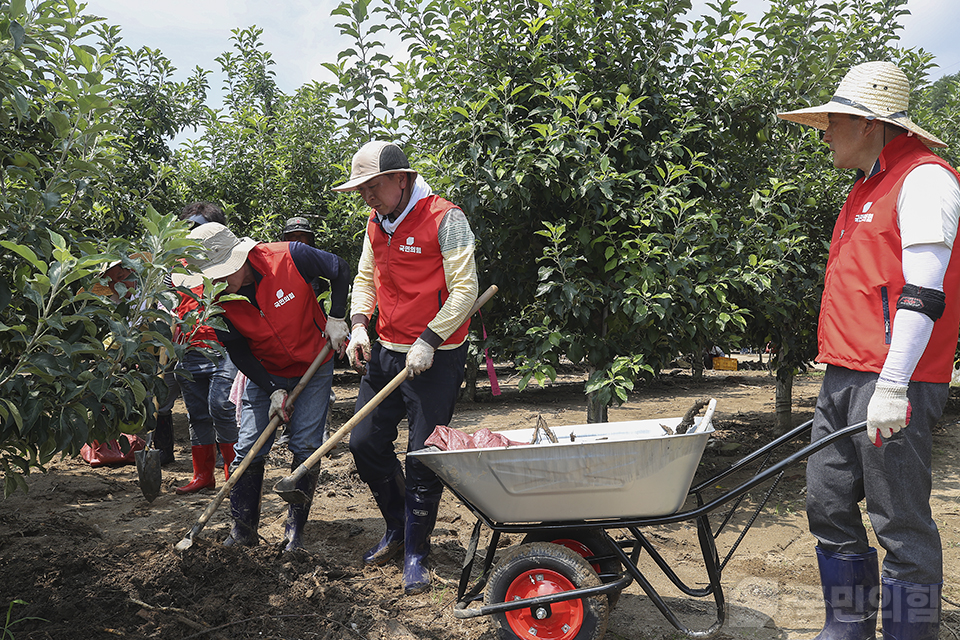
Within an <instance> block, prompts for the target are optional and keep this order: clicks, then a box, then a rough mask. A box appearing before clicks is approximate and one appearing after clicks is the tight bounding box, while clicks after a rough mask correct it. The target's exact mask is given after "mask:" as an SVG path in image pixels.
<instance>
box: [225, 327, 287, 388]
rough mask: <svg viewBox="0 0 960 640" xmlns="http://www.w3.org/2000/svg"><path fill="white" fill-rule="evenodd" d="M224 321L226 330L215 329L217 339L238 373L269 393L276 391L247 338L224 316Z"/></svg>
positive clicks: (275, 386) (271, 379)
mask: <svg viewBox="0 0 960 640" xmlns="http://www.w3.org/2000/svg"><path fill="white" fill-rule="evenodd" d="M224 322H225V324H226V325H227V331H221V330H219V329H217V330H216V332H217V340H219V341H220V344H222V345H223V348H224V349H226V350H227V353H228V354H229V355H230V359H231V360H233V364H235V365H237V369H239V370H240V373H242V374H243V375H245V376H247V378H248V379H249V380H250V381H252V382H253V383H254V384H255V385H257V386H258V387H260V388H261V389H263V390H265V391H269V392H270V393H273V392H274V391H276V390H277V389H278V387H277V385H275V384H274V383H273V378H271V377H270V373H269V372H268V371H267V369H266V367H264V366H263V363H262V362H260V360H259V359H258V358H257V357H256V356H254V355H253V351H251V350H250V343H249V342H247V339H246V338H244V337H243V336H242V335H241V334H240V333H239V332H238V331H237V330H236V329H235V328H234V326H233V325H232V324H231V323H230V321H229V320H227V319H226V318H224Z"/></svg>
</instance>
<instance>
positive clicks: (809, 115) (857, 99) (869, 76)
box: [777, 62, 947, 147]
mask: <svg viewBox="0 0 960 640" xmlns="http://www.w3.org/2000/svg"><path fill="white" fill-rule="evenodd" d="M909 106H910V82H909V81H908V80H907V76H906V75H905V74H904V73H903V71H901V70H900V68H899V67H897V66H896V65H895V64H893V63H890V62H864V63H863V64H858V65H857V66H855V67H853V68H852V69H850V71H848V72H847V75H845V76H844V77H843V80H841V81H840V84H839V86H837V90H836V91H835V92H834V95H833V98H832V99H831V100H830V102H827V103H826V104H822V105H820V106H817V107H807V108H806V109H797V110H796V111H787V112H786V113H778V114H777V117H779V118H783V119H784V120H790V121H791V122H799V123H800V124H805V125H809V126H811V127H816V128H817V129H820V130H821V131H826V129H827V125H828V124H829V122H828V121H827V115H828V114H831V113H848V114H851V115H855V116H864V117H866V118H873V119H876V120H880V121H881V122H889V123H891V124H895V125H898V126H900V127H903V128H904V129H906V130H907V132H908V135H911V134H912V135H915V136H917V137H918V138H920V140H922V141H923V142H924V144H926V145H927V146H928V147H946V146H947V145H946V143H945V142H943V141H942V140H940V139H939V138H937V137H936V136H934V135H933V134H931V133H928V132H927V131H924V130H923V129H922V128H921V127H919V126H917V125H916V124H915V123H914V122H913V121H911V120H910V118H909V117H908V116H907V108H908V107H909Z"/></svg>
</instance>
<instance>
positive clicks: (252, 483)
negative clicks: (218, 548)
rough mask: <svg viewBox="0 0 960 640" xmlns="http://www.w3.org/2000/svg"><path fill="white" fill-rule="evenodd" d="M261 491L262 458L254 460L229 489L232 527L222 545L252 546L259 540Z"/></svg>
mask: <svg viewBox="0 0 960 640" xmlns="http://www.w3.org/2000/svg"><path fill="white" fill-rule="evenodd" d="M262 492H263V460H261V461H259V462H254V463H253V464H251V465H250V466H249V467H247V470H246V471H244V472H243V475H242V476H240V479H239V480H237V484H235V485H233V489H231V491H230V515H232V516H233V528H232V529H231V530H230V535H229V536H228V537H227V539H226V540H224V541H223V546H225V547H232V546H234V545H243V546H246V547H252V546H254V545H256V544H257V543H259V542H260V536H259V535H257V529H258V528H259V526H260V498H261V494H262Z"/></svg>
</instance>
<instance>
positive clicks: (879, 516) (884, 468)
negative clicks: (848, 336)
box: [807, 365, 950, 584]
mask: <svg viewBox="0 0 960 640" xmlns="http://www.w3.org/2000/svg"><path fill="white" fill-rule="evenodd" d="M877 377H878V375H877V374H876V373H867V372H863V371H852V370H850V369H845V368H843V367H837V366H834V365H828V366H827V372H826V375H824V377H823V385H822V386H821V388H820V396H819V398H818V399H817V407H816V411H815V412H814V416H813V429H812V432H811V439H812V441H814V442H816V441H817V440H819V439H820V438H823V437H825V436H827V435H829V434H830V433H833V432H834V431H836V430H838V429H842V428H844V427H846V426H848V425H852V424H856V423H857V422H861V421H863V420H865V419H866V417H867V405H868V404H869V403H870V398H871V396H873V390H874V387H875V385H876V382H877ZM949 391H950V389H949V386H948V385H947V384H937V383H932V382H911V383H910V386H909V388H908V389H907V397H908V398H909V399H910V405H911V407H912V409H913V411H912V413H911V415H910V424H909V425H907V426H906V427H905V428H904V429H903V430H902V431H899V432H897V433H895V434H894V435H893V437H891V438H886V439H884V441H883V445H882V446H880V447H876V446H874V445H873V443H871V442H870V441H869V439H868V438H867V434H866V433H865V432H860V433H857V434H855V435H853V436H850V437H849V438H844V439H843V440H838V441H837V442H835V443H834V444H833V445H831V446H829V447H826V448H825V449H822V450H821V451H818V452H817V453H814V454H813V455H811V456H810V458H809V460H808V461H807V519H808V520H809V523H810V533H812V534H813V535H814V536H815V537H816V538H817V540H818V542H819V544H820V546H821V547H822V548H823V549H824V550H825V551H829V552H831V553H847V554H853V553H865V552H866V551H867V549H868V547H869V540H868V538H867V531H866V528H865V527H864V525H863V516H862V515H861V513H860V505H859V502H860V501H861V500H863V499H864V498H866V511H867V515H868V516H869V517H870V524H871V525H872V526H873V530H874V533H875V534H876V536H877V541H878V542H879V543H880V546H882V547H883V548H884V549H886V551H887V553H886V556H885V557H884V560H883V575H884V576H885V577H888V578H895V579H897V580H904V581H906V582H913V583H916V584H936V583H939V582H941V581H942V580H943V561H942V551H941V544H940V534H939V532H938V531H937V524H936V522H934V520H933V517H932V515H931V511H930V491H931V483H932V480H931V473H932V465H931V462H932V448H933V438H932V436H931V429H932V428H933V426H934V425H936V423H937V420H939V419H940V415H941V414H942V413H943V407H944V405H946V402H947V397H948V395H949Z"/></svg>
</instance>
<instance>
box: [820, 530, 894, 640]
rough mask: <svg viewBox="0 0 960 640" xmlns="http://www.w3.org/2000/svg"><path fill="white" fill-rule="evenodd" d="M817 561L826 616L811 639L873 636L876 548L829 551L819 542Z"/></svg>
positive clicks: (877, 583) (864, 639) (877, 584)
mask: <svg viewBox="0 0 960 640" xmlns="http://www.w3.org/2000/svg"><path fill="white" fill-rule="evenodd" d="M817 564H818V565H819V567H820V583H821V584H822V585H823V600H824V604H825V605H826V609H827V619H826V622H825V623H824V625H823V630H822V631H821V632H820V634H819V635H817V637H816V638H815V639H814V640H873V638H874V636H876V633H877V609H878V608H879V601H878V595H879V588H880V566H879V565H878V564H877V550H876V549H872V548H871V549H870V550H869V551H867V552H866V553H854V554H847V553H831V552H829V551H825V550H823V549H821V548H820V547H819V546H818V547H817Z"/></svg>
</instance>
